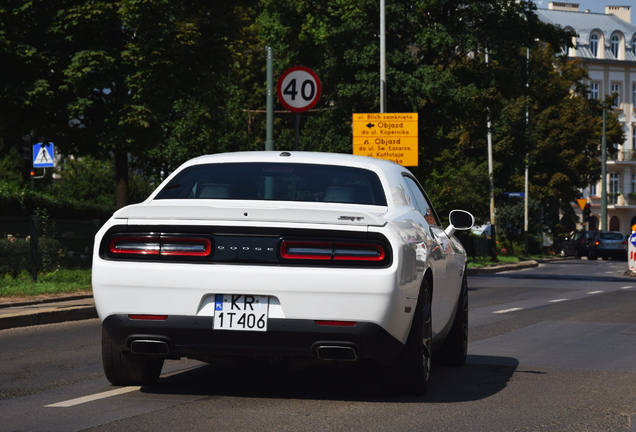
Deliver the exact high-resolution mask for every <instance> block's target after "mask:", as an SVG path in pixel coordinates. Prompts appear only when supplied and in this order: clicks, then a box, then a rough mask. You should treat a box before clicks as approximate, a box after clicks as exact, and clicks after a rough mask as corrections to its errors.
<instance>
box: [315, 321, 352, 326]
mask: <svg viewBox="0 0 636 432" xmlns="http://www.w3.org/2000/svg"><path fill="white" fill-rule="evenodd" d="M316 324H318V325H319V326H334V327H355V325H356V322H355V321H333V320H316Z"/></svg>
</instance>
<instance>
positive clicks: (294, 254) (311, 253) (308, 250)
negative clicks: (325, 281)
mask: <svg viewBox="0 0 636 432" xmlns="http://www.w3.org/2000/svg"><path fill="white" fill-rule="evenodd" d="M332 254H333V242H324V241H296V240H283V242H282V243H281V246H280V256H281V257H283V258H284V259H301V260H330V259H331V255H332Z"/></svg>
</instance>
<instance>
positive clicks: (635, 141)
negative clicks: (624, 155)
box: [632, 124, 636, 192]
mask: <svg viewBox="0 0 636 432" xmlns="http://www.w3.org/2000/svg"><path fill="white" fill-rule="evenodd" d="M632 150H636V124H633V125H632ZM634 192H636V191H634Z"/></svg>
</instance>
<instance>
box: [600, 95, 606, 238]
mask: <svg viewBox="0 0 636 432" xmlns="http://www.w3.org/2000/svg"><path fill="white" fill-rule="evenodd" d="M602 105H603V136H602V138H601V230H602V231H607V136H606V133H605V121H606V111H607V108H608V102H607V101H606V100H605V101H603V104H602Z"/></svg>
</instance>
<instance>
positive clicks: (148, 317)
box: [128, 314, 168, 321]
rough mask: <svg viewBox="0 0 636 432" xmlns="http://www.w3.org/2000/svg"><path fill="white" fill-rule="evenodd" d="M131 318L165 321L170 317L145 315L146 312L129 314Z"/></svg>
mask: <svg viewBox="0 0 636 432" xmlns="http://www.w3.org/2000/svg"><path fill="white" fill-rule="evenodd" d="M128 318H130V319H131V320H144V321H165V320H167V319H168V315H144V314H131V315H128Z"/></svg>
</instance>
